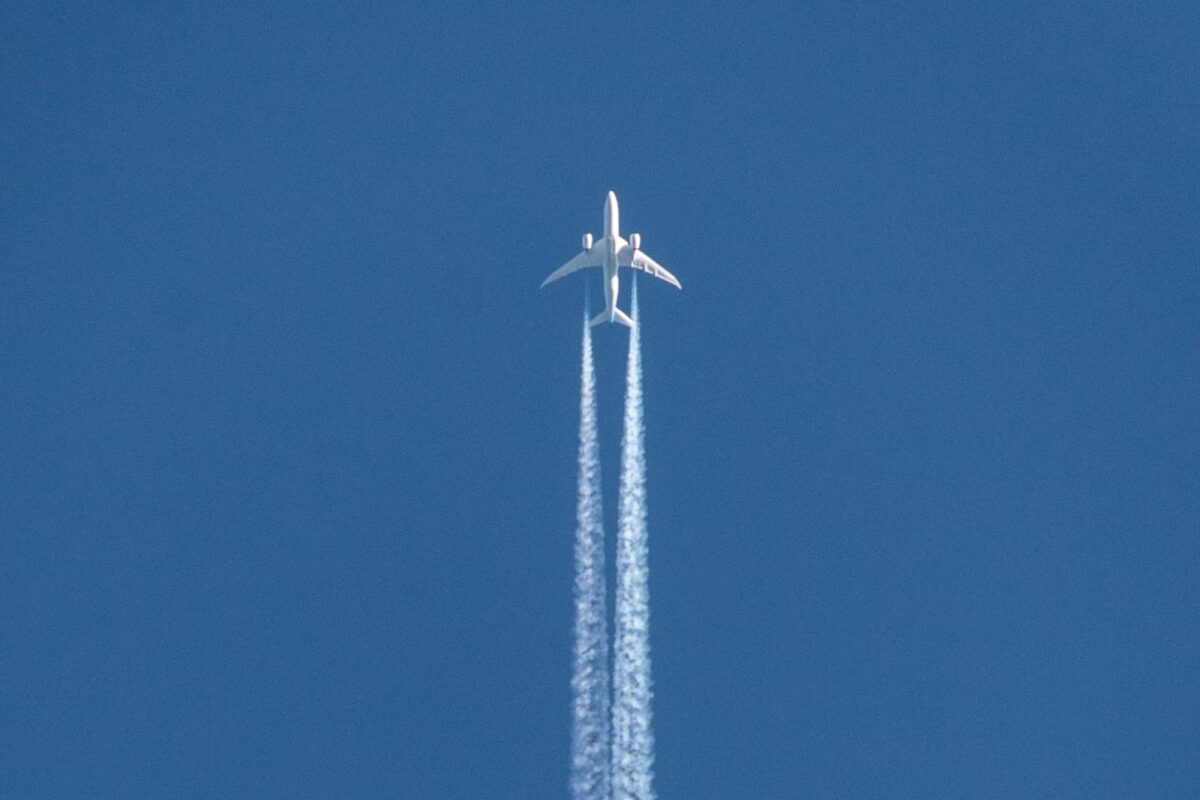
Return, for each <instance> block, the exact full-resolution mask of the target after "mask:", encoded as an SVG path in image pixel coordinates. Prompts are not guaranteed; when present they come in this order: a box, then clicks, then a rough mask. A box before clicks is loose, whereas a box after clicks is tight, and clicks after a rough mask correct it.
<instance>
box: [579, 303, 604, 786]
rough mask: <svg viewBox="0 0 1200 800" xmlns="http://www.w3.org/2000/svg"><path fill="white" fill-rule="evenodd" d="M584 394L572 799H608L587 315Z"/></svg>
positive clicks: (600, 520) (599, 525) (600, 546)
mask: <svg viewBox="0 0 1200 800" xmlns="http://www.w3.org/2000/svg"><path fill="white" fill-rule="evenodd" d="M582 360H583V366H582V370H581V371H582V377H581V379H580V392H579V499H578V503H577V506H576V511H575V515H576V528H575V666H574V672H573V674H572V676H571V689H572V692H573V694H574V698H573V701H572V707H571V715H572V726H571V727H572V729H571V781H570V785H571V798H572V800H610V798H609V781H610V778H609V772H610V765H609V747H610V742H609V738H610V734H609V704H610V699H609V674H608V623H607V600H606V596H605V595H606V589H605V583H604V514H603V511H602V507H601V504H600V443H599V439H598V435H597V426H596V373H595V369H594V367H593V365H592V333H591V328H589V327H588V315H587V310H586V309H585V310H584V315H583V357H582Z"/></svg>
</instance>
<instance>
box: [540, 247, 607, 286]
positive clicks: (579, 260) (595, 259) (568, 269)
mask: <svg viewBox="0 0 1200 800" xmlns="http://www.w3.org/2000/svg"><path fill="white" fill-rule="evenodd" d="M603 264H604V256H603V254H602V251H601V249H600V248H599V247H593V248H592V249H591V250H581V251H580V252H579V255H577V256H575V257H574V258H572V259H571V260H570V261H568V262H567V263H565V264H563V265H562V266H561V267H559V268H558V269H556V270H554V272H551V273H550V277H548V278H546V280H544V281H542V286H545V285H546V284H547V283H553V282H554V281H556V280H558V279H559V278H561V277H562V276H563V275H570V274H571V273H572V272H574V271H575V270H577V269H583V268H584V267H599V266H602V265H603Z"/></svg>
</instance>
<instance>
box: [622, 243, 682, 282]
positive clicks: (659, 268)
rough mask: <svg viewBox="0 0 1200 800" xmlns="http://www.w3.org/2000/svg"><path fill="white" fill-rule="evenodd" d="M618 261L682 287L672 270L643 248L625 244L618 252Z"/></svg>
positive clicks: (625, 265) (623, 265) (624, 265)
mask: <svg viewBox="0 0 1200 800" xmlns="http://www.w3.org/2000/svg"><path fill="white" fill-rule="evenodd" d="M617 263H618V264H620V265H621V266H622V267H630V268H631V269H640V270H641V271H642V272H645V273H648V274H650V275H653V276H654V277H656V278H660V279H662V280H664V281H666V282H667V283H669V284H671V285H672V286H674V287H675V288H676V289H682V288H683V287H682V286H680V285H679V280H678V279H677V278H676V277H675V276H674V275H672V274H671V273H670V272H668V271H667V270H666V268H665V267H663V265H662V264H659V263H658V262H657V261H655V260H654V259H653V258H651V257H650V256H648V255H646V254H645V253H643V252H642V251H641V250H634V249H633V248H632V247H630V246H629V245H625V246H624V247H622V248H621V250H620V252H618V253H617Z"/></svg>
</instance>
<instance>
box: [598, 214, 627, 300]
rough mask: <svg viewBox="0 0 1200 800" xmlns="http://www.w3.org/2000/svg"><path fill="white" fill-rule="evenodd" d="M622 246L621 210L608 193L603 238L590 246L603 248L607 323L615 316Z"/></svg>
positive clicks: (623, 243)
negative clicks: (618, 259)
mask: <svg viewBox="0 0 1200 800" xmlns="http://www.w3.org/2000/svg"><path fill="white" fill-rule="evenodd" d="M624 245H625V240H624V239H622V238H621V209H620V208H619V207H618V206H617V195H616V194H615V193H613V192H609V193H608V198H607V199H605V201H604V238H603V239H601V240H600V241H598V242H596V244H594V245H592V246H593V247H603V248H604V306H605V310H606V311H607V312H608V321H609V322H613V321H614V320H615V319H616V316H617V294H618V293H619V291H620V288H621V279H620V277H619V276H618V275H617V272H618V269H617V266H618V265H617V251H618V250H620V249H621V248H622V247H623V246H624Z"/></svg>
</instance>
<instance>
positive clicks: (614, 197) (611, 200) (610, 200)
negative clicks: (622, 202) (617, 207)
mask: <svg viewBox="0 0 1200 800" xmlns="http://www.w3.org/2000/svg"><path fill="white" fill-rule="evenodd" d="M605 202H606V203H608V204H609V205H612V204H613V203H615V202H617V193H616V192H614V191H612V190H611V189H610V190H609V192H608V197H607V198H605Z"/></svg>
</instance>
